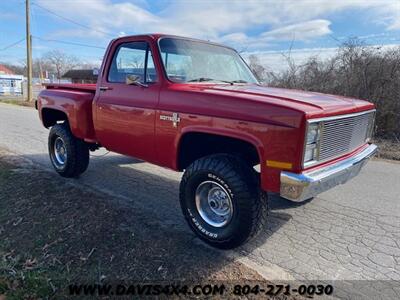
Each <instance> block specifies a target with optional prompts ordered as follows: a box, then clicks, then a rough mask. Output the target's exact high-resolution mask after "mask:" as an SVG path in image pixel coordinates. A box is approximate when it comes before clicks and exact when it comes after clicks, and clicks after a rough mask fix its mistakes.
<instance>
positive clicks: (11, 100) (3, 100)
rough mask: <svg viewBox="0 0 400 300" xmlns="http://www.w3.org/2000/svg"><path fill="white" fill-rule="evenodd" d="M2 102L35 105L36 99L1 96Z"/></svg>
mask: <svg viewBox="0 0 400 300" xmlns="http://www.w3.org/2000/svg"><path fill="white" fill-rule="evenodd" d="M0 103H6V104H12V105H19V106H27V107H35V101H31V102H28V101H25V100H24V99H21V98H2V97H0Z"/></svg>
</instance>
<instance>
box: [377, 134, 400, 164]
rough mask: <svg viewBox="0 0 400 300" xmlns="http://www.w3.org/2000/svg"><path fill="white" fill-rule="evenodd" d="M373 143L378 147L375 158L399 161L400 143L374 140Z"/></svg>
mask: <svg viewBox="0 0 400 300" xmlns="http://www.w3.org/2000/svg"><path fill="white" fill-rule="evenodd" d="M373 142H374V143H375V144H376V145H377V146H378V153H377V154H376V156H375V157H377V158H383V159H390V160H398V161H400V141H398V140H387V139H375V140H374V141H373Z"/></svg>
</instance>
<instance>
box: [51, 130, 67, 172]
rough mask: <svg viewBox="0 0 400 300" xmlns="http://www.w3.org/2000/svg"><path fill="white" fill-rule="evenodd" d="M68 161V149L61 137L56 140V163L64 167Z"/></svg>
mask: <svg viewBox="0 0 400 300" xmlns="http://www.w3.org/2000/svg"><path fill="white" fill-rule="evenodd" d="M66 161H67V149H66V147H65V143H64V141H63V139H62V138H61V137H57V138H56V140H55V141H54V163H55V164H56V165H57V166H58V167H63V166H64V165H65V163H66Z"/></svg>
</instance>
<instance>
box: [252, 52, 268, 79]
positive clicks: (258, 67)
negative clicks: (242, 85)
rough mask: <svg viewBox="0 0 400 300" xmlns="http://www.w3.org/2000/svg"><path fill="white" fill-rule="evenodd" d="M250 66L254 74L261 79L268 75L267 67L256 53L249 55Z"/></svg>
mask: <svg viewBox="0 0 400 300" xmlns="http://www.w3.org/2000/svg"><path fill="white" fill-rule="evenodd" d="M249 67H250V69H251V70H252V71H253V73H254V75H256V77H257V79H258V80H259V81H264V80H265V76H266V69H265V67H264V66H263V65H262V64H261V62H260V59H259V58H258V56H256V55H255V54H251V55H250V56H249Z"/></svg>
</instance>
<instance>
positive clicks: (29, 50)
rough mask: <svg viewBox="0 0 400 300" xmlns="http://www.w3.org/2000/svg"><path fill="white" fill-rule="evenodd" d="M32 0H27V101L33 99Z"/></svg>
mask: <svg viewBox="0 0 400 300" xmlns="http://www.w3.org/2000/svg"><path fill="white" fill-rule="evenodd" d="M29 1H30V0H25V4H26V67H27V73H28V74H27V77H28V97H27V101H29V102H30V101H32V36H31V28H30V25H31V24H30V23H31V21H30V6H29V4H30V3H29Z"/></svg>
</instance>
